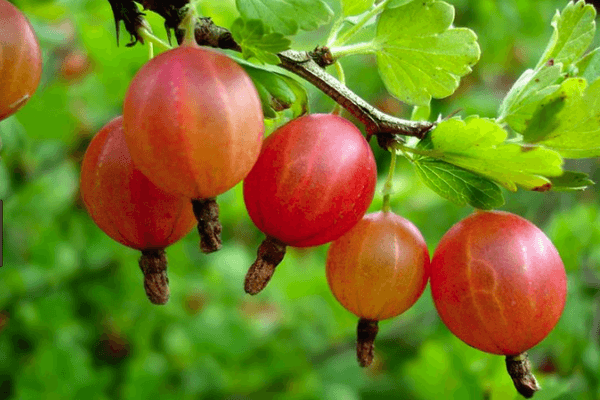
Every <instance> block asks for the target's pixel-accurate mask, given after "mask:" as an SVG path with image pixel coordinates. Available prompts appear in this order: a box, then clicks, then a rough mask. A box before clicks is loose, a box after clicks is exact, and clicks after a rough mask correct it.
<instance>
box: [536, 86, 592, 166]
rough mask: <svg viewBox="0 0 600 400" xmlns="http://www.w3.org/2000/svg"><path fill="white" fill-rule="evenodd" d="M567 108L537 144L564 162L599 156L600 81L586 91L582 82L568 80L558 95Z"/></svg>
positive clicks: (559, 114) (557, 116)
mask: <svg viewBox="0 0 600 400" xmlns="http://www.w3.org/2000/svg"><path fill="white" fill-rule="evenodd" d="M557 96H559V97H560V98H561V99H562V101H564V106H563V107H562V109H561V110H560V111H559V112H558V113H557V114H556V116H555V117H554V122H553V123H552V127H553V128H554V129H552V130H551V131H550V132H546V134H545V136H544V138H543V139H542V140H538V141H537V143H539V144H542V145H543V146H544V147H547V148H551V149H553V150H555V151H557V152H559V153H560V154H561V155H562V156H563V157H565V158H587V157H598V156H600V80H596V81H595V82H594V83H592V84H591V85H590V86H588V87H587V88H586V81H585V80H584V79H582V78H570V79H567V80H566V81H565V82H563V84H562V85H561V88H560V91H559V92H558V93H557Z"/></svg>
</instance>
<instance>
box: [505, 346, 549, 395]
mask: <svg viewBox="0 0 600 400" xmlns="http://www.w3.org/2000/svg"><path fill="white" fill-rule="evenodd" d="M506 369H507V370H508V374H509V375H510V377H511V378H512V380H513V383H514V385H515V388H516V389H517V392H519V393H520V394H521V395H522V396H523V397H525V398H526V399H529V398H531V397H533V395H534V394H535V392H537V391H538V390H540V389H541V388H540V386H539V385H538V382H537V380H536V379H535V376H534V375H533V372H532V371H531V363H530V362H529V356H528V355H527V353H526V352H523V353H521V354H519V355H516V356H506Z"/></svg>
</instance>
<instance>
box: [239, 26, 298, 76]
mask: <svg viewBox="0 0 600 400" xmlns="http://www.w3.org/2000/svg"><path fill="white" fill-rule="evenodd" d="M231 34H232V36H233V38H234V39H235V41H236V42H237V43H238V44H239V45H240V47H241V48H242V55H243V56H244V58H246V59H248V58H251V57H255V58H256V59H258V60H259V61H261V62H263V63H267V64H275V65H276V64H279V63H280V62H281V61H280V60H279V57H277V53H279V52H280V51H284V50H287V49H289V48H290V44H291V42H290V40H289V39H286V38H285V37H284V36H283V35H282V34H281V33H272V32H270V29H269V28H268V27H265V26H264V24H263V23H262V21H260V20H257V19H253V20H249V21H245V20H244V19H242V18H238V19H236V20H235V21H234V23H233V25H232V26H231Z"/></svg>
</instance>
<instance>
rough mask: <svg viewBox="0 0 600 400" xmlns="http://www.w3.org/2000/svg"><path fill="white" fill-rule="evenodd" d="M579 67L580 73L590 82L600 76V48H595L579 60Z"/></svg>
mask: <svg viewBox="0 0 600 400" xmlns="http://www.w3.org/2000/svg"><path fill="white" fill-rule="evenodd" d="M577 69H578V70H579V72H578V75H579V76H581V77H582V78H584V79H585V80H586V81H588V83H590V82H594V81H595V80H596V79H598V78H600V48H597V49H594V50H593V51H591V52H590V53H588V54H586V56H585V57H583V58H582V59H581V60H579V62H578V63H577Z"/></svg>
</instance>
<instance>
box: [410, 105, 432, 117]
mask: <svg viewBox="0 0 600 400" xmlns="http://www.w3.org/2000/svg"><path fill="white" fill-rule="evenodd" d="M430 115H431V105H429V104H428V105H426V106H414V107H413V110H412V113H411V115H410V119H412V120H413V121H427V120H428V119H429V116H430Z"/></svg>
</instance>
